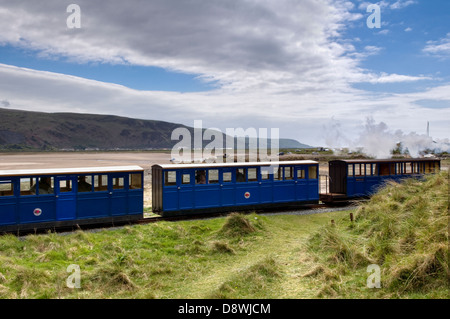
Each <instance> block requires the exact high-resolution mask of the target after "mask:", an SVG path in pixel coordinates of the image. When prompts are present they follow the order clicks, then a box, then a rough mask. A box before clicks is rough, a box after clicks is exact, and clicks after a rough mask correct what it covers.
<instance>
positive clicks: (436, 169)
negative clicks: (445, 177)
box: [434, 162, 439, 173]
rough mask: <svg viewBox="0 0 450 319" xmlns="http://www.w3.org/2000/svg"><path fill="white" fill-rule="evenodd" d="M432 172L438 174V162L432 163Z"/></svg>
mask: <svg viewBox="0 0 450 319" xmlns="http://www.w3.org/2000/svg"><path fill="white" fill-rule="evenodd" d="M434 172H435V173H437V172H439V162H434Z"/></svg>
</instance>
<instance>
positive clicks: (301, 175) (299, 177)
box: [297, 169, 306, 179]
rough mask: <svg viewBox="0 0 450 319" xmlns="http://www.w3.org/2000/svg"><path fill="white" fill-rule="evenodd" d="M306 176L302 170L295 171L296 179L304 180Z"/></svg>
mask: <svg viewBox="0 0 450 319" xmlns="http://www.w3.org/2000/svg"><path fill="white" fill-rule="evenodd" d="M305 178H306V174H305V170H304V169H297V179H305Z"/></svg>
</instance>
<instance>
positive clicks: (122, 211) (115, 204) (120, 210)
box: [108, 173, 128, 216]
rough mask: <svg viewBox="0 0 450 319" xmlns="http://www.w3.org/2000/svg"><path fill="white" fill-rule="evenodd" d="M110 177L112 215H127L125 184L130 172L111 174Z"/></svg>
mask: <svg viewBox="0 0 450 319" xmlns="http://www.w3.org/2000/svg"><path fill="white" fill-rule="evenodd" d="M108 178H109V183H108V185H109V195H110V202H111V215H112V216H118V215H127V213H128V209H127V190H126V186H127V185H125V181H126V180H128V174H126V173H125V174H124V173H119V174H110V175H109V176H108Z"/></svg>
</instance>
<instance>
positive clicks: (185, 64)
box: [0, 0, 450, 147]
mask: <svg viewBox="0 0 450 319" xmlns="http://www.w3.org/2000/svg"><path fill="white" fill-rule="evenodd" d="M71 4H76V5H77V8H79V10H78V9H77V8H75V9H74V8H73V7H72V6H70V5H71ZM373 4H375V5H376V7H377V8H378V9H379V11H378V12H379V14H377V10H375V9H373V6H371V5H373ZM368 9H370V10H368ZM376 22H379V27H377V25H376ZM374 24H375V25H374ZM0 30H1V32H0V107H4V108H10V109H21V110H31V111H43V112H79V113H95V114H112V115H120V116H127V117H132V118H141V119H152V120H162V121H168V122H173V123H180V124H184V125H188V126H194V121H199V120H201V121H202V122H201V123H202V126H203V128H217V129H219V130H221V131H222V132H225V131H226V128H244V129H248V128H255V129H256V130H258V129H260V128H267V129H268V131H269V132H270V129H271V128H278V129H279V135H280V137H284V138H294V139H297V140H298V141H300V142H302V143H306V144H309V145H314V146H332V147H337V146H347V145H350V144H357V143H363V142H364V141H367V140H369V141H371V142H370V143H374V142H373V140H374V139H375V140H377V139H378V140H379V139H380V137H379V136H384V137H385V139H388V138H387V136H389V138H393V139H408V138H409V139H411V138H413V137H417V136H420V137H424V134H426V130H427V122H429V125H430V129H429V132H430V135H431V136H432V139H433V140H435V141H438V142H440V141H447V142H448V138H449V137H450V130H449V127H450V125H449V124H450V1H448V0H383V1H378V2H375V1H363V0H351V1H350V0H336V1H331V0H276V1H275V0H146V1H144V0H130V1H118V0H108V1H92V0H69V1H65V0H43V1H31V0H30V1H21V0H17V1H6V0H0ZM0 129H1V128H0ZM373 132H381V133H383V135H377V136H372V138H373V139H372V140H370V139H366V138H365V137H366V135H367V134H368V133H373ZM381 139H383V138H382V137H381Z"/></svg>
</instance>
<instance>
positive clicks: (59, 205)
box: [55, 175, 77, 220]
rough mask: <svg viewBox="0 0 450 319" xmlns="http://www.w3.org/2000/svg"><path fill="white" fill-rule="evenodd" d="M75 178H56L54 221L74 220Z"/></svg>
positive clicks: (75, 203)
mask: <svg viewBox="0 0 450 319" xmlns="http://www.w3.org/2000/svg"><path fill="white" fill-rule="evenodd" d="M75 184H76V177H75V176H70V175H69V176H56V177H55V191H56V220H71V219H75V218H76V211H77V210H76V209H77V207H76V205H77V201H76V193H75V188H74V186H75Z"/></svg>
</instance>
